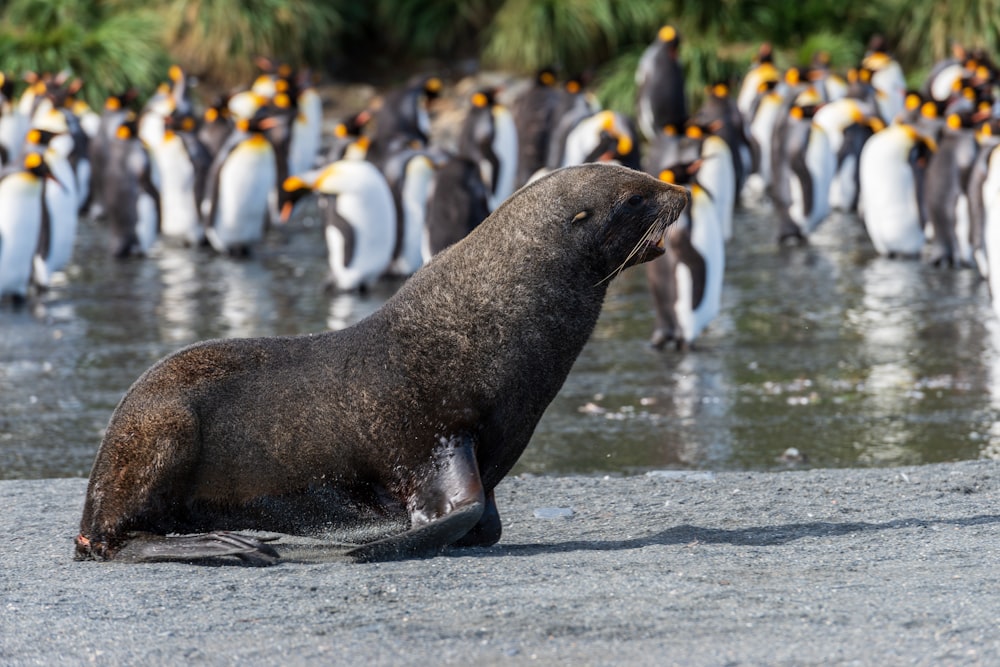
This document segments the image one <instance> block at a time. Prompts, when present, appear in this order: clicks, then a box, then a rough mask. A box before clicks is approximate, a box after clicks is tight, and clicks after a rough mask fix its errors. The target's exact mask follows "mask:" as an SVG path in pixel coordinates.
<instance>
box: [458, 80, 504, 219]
mask: <svg viewBox="0 0 1000 667" xmlns="http://www.w3.org/2000/svg"><path fill="white" fill-rule="evenodd" d="M496 94H497V91H496V90H495V89H489V90H481V91H479V92H476V93H474V94H473V95H472V99H471V108H470V109H469V113H468V115H467V116H466V117H465V121H464V122H463V124H462V129H461V131H460V134H459V139H458V153H459V155H462V156H464V157H466V158H468V159H470V160H472V161H474V162H476V163H477V164H479V170H480V173H481V174H482V178H483V182H484V183H485V184H486V190H487V192H488V193H489V205H490V210H495V209H496V208H497V207H498V206H499V205H500V204H501V203H502V202H503V201H504V200H505V199H507V197H509V196H510V195H511V194H513V192H514V179H515V177H516V176H517V128H516V127H515V126H514V117H513V116H512V115H511V113H510V111H508V110H507V108H506V107H504V106H503V105H502V104H499V103H498V102H497V100H496Z"/></svg>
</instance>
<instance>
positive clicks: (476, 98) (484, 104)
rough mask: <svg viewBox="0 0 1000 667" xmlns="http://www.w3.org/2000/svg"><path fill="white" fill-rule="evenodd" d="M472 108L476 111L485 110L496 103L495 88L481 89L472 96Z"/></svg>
mask: <svg viewBox="0 0 1000 667" xmlns="http://www.w3.org/2000/svg"><path fill="white" fill-rule="evenodd" d="M470 99H471V102H472V106H474V107H476V108H477V109H487V108H490V107H492V106H494V105H496V103H497V89H496V88H481V89H480V90H477V91H476V92H474V93H473V94H472V97H471V98H470Z"/></svg>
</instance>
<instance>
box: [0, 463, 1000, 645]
mask: <svg viewBox="0 0 1000 667" xmlns="http://www.w3.org/2000/svg"><path fill="white" fill-rule="evenodd" d="M85 488H86V480H85V479H80V478H70V479H49V480H9V481H0V498H2V505H3V507H4V508H5V511H4V512H3V515H2V518H0V525H2V530H3V532H4V534H5V535H6V536H7V539H6V540H5V546H4V548H3V555H4V558H3V566H2V568H0V598H2V599H0V609H2V622H0V627H2V631H0V662H2V663H3V664H4V665H31V664H70V665H72V664H85V663H95V664H138V663H145V664H180V663H185V664H188V663H200V664H208V665H216V664H220V665H221V664H233V663H236V662H238V663H240V664H289V665H297V664H331V663H333V664H347V663H350V662H354V661H365V662H366V663H368V664H391V665H425V664H435V663H437V664H469V663H472V662H476V663H480V664H486V665H503V664H528V663H534V664H585V665H617V664H630V665H669V664H682V665H721V664H770V665H800V664H843V663H850V664H862V665H891V664H942V663H946V664H962V665H965V664H969V665H979V664H982V665H989V664H997V663H998V662H1000V631H998V630H997V628H998V627H1000V596H998V595H997V594H996V592H997V590H1000V567H998V566H1000V463H998V462H994V461H969V462H959V463H948V464H930V465H924V466H913V467H902V468H865V469H829V470H822V469H812V470H795V471H781V472H718V473H712V472H680V471H677V472H675V471H665V472H662V473H658V472H652V473H648V474H646V475H641V476H635V477H535V476H523V477H514V478H508V479H506V480H504V481H503V482H502V483H501V484H500V486H498V487H497V501H498V505H499V507H500V513H501V517H502V518H503V520H504V536H503V538H502V539H501V541H500V543H499V544H497V545H495V546H493V547H489V548H473V549H461V550H460V549H452V550H448V551H447V552H445V554H444V555H442V556H439V557H436V558H430V559H423V560H410V561H400V562H390V563H375V564H347V563H322V564H312V563H299V562H284V563H281V564H279V565H277V566H274V567H270V568H249V567H243V566H239V565H235V561H234V564H233V565H230V564H228V563H227V564H225V565H214V566H206V565H187V564H178V563H157V564H142V565H132V564H123V563H113V562H112V563H94V562H75V561H73V560H72V558H71V554H72V538H73V536H74V535H75V532H76V530H75V529H76V524H77V522H78V521H79V512H80V510H81V508H82V503H83V494H84V490H85ZM279 550H280V548H279Z"/></svg>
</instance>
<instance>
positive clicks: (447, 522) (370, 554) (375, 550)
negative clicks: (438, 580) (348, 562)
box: [344, 501, 485, 563]
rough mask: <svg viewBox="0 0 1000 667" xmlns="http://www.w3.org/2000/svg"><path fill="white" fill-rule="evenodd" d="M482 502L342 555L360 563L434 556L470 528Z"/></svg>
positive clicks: (474, 521)
mask: <svg viewBox="0 0 1000 667" xmlns="http://www.w3.org/2000/svg"><path fill="white" fill-rule="evenodd" d="M484 506H485V503H483V502H482V501H478V502H473V503H470V504H468V505H465V506H463V507H460V508H458V509H456V510H454V511H452V512H449V513H448V514H445V515H444V516H442V517H439V518H437V519H434V520H433V521H431V522H430V523H425V524H424V525H422V526H419V527H417V528H411V529H410V530H408V531H406V532H405V533H399V534H398V535H393V536H391V537H386V538H385V539H381V540H376V541H375V542H369V543H367V544H362V545H360V546H358V547H355V548H354V549H350V550H349V551H347V552H345V553H344V555H345V556H347V557H348V558H351V559H353V560H355V561H357V562H359V563H369V562H373V561H384V560H398V559H400V558H407V557H414V556H433V555H434V554H436V553H438V552H440V551H441V550H442V549H444V548H445V547H447V546H448V545H449V544H452V543H453V542H457V541H458V540H460V539H461V538H462V537H464V536H465V535H466V533H468V532H469V531H470V530H472V528H473V527H474V526H475V525H476V524H477V523H478V522H479V519H480V517H482V515H483V509H484Z"/></svg>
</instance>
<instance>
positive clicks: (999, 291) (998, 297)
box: [976, 128, 1000, 316]
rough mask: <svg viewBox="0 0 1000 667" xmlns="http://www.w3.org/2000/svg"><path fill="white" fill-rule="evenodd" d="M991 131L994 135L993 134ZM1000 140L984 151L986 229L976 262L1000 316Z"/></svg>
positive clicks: (982, 231)
mask: <svg viewBox="0 0 1000 667" xmlns="http://www.w3.org/2000/svg"><path fill="white" fill-rule="evenodd" d="M993 129H994V128H991V130H990V132H991V133H992V132H993ZM998 146H1000V140H996V141H995V142H991V145H989V146H984V147H983V155H985V159H984V162H985V165H984V167H983V170H984V172H985V174H984V176H983V178H982V185H981V186H980V189H981V193H982V199H983V221H982V229H981V230H980V231H979V237H980V238H981V242H980V245H981V249H980V250H979V251H978V252H977V255H976V262H977V266H979V272H980V274H981V275H983V277H985V278H986V281H987V284H988V285H989V288H990V303H991V305H992V306H993V312H995V313H996V314H997V315H998V316H1000V150H997V147H998Z"/></svg>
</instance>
